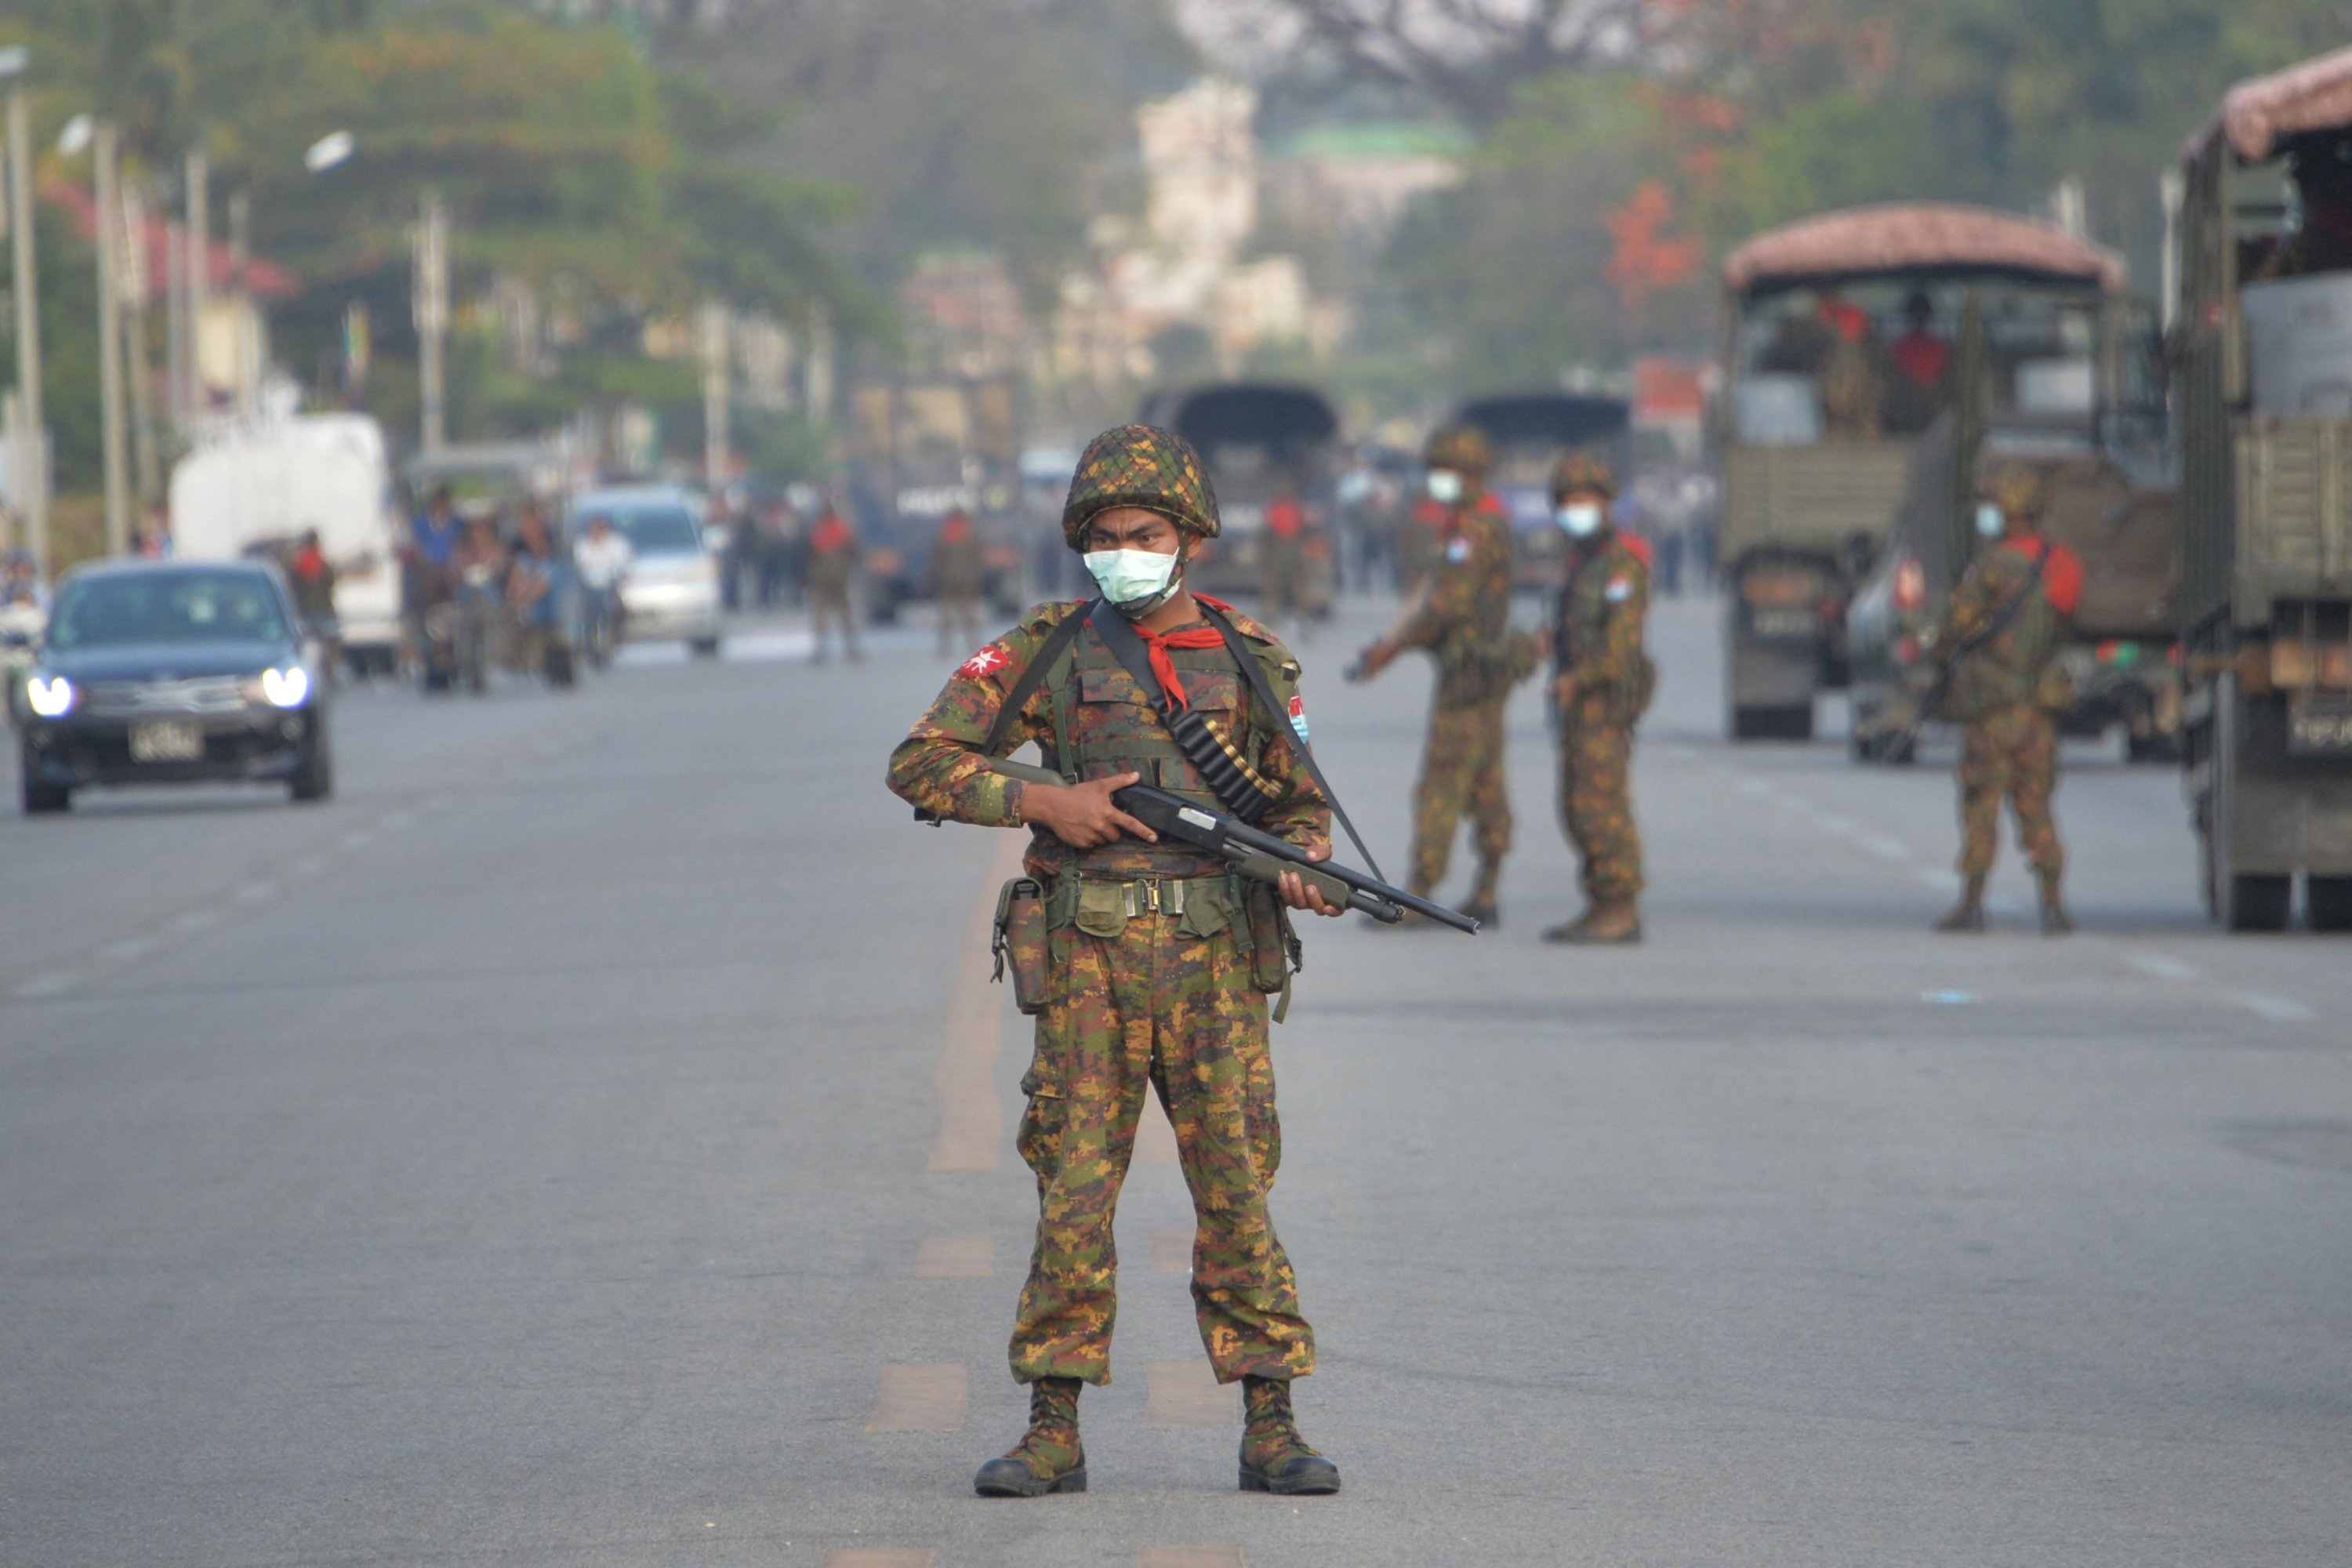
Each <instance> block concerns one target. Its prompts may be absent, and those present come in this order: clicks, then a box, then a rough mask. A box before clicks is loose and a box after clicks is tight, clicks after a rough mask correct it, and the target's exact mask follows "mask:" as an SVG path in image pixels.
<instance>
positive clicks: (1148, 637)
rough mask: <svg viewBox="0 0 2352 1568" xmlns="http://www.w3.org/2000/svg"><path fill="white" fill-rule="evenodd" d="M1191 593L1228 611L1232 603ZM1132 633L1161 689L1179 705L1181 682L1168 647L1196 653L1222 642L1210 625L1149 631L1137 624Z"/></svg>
mask: <svg viewBox="0 0 2352 1568" xmlns="http://www.w3.org/2000/svg"><path fill="white" fill-rule="evenodd" d="M1192 597H1193V598H1194V599H1196V600H1198V601H1199V602H1200V603H1202V604H1203V605H1211V606H1213V607H1214V608H1216V609H1220V610H1223V611H1224V612H1225V613H1226V614H1228V615H1231V614H1232V613H1233V606H1232V605H1228V604H1226V603H1225V602H1224V601H1223V600H1222V599H1212V598H1211V597H1209V595H1206V594H1195V595H1192ZM1135 635H1136V636H1137V637H1140V638H1142V639H1143V651H1144V652H1145V653H1146V654H1147V655H1149V656H1150V659H1151V673H1152V674H1154V675H1156V676H1158V677H1159V678H1160V690H1162V691H1164V692H1166V693H1167V694H1168V700H1169V701H1170V702H1171V703H1173V704H1175V706H1176V707H1177V708H1178V709H1181V708H1183V707H1185V706H1186V705H1187V703H1186V699H1185V696H1184V683H1183V682H1182V681H1181V680H1180V679H1177V676H1176V661H1175V660H1174V659H1173V658H1170V657H1169V650H1170V649H1171V648H1184V649H1187V650H1189V651H1192V652H1195V653H1198V652H1202V651H1203V650H1205V649H1208V648H1213V647H1224V646H1225V637H1224V634H1223V632H1220V631H1219V630H1217V628H1216V627H1214V626H1187V627H1185V628H1184V629H1183V630H1181V631H1173V632H1148V631H1145V630H1144V629H1143V628H1142V627H1141V626H1137V627H1136V628H1135Z"/></svg>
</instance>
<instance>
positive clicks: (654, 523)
mask: <svg viewBox="0 0 2352 1568" xmlns="http://www.w3.org/2000/svg"><path fill="white" fill-rule="evenodd" d="M600 517H601V518H604V519H606V520H607V521H610V522H611V523H612V525H613V526H614V528H616V529H618V530H620V531H621V532H622V533H623V534H625V535H626V536H627V538H628V541H629V548H630V549H632V550H634V551H635V552H637V553H638V554H640V555H692V554H695V553H697V552H699V551H700V550H701V549H702V536H701V535H700V534H699V533H698V532H697V531H695V527H694V519H693V517H692V516H691V515H689V514H688V511H687V510H686V508H684V507H682V506H679V505H677V503H676V502H674V501H636V502H632V503H630V504H628V505H625V506H614V505H611V504H609V503H607V504H604V505H601V506H593V507H590V508H588V509H587V510H586V511H585V513H584V519H585V521H583V524H582V531H583V532H585V531H586V530H587V527H588V525H589V524H593V522H594V521H596V520H597V519H598V518H600Z"/></svg>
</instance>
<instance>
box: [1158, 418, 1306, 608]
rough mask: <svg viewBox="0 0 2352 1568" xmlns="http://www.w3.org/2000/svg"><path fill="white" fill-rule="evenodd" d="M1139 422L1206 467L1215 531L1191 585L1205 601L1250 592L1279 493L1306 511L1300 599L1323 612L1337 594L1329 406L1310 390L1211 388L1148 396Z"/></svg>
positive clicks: (1259, 579)
mask: <svg viewBox="0 0 2352 1568" xmlns="http://www.w3.org/2000/svg"><path fill="white" fill-rule="evenodd" d="M1139 418H1140V419H1141V421H1142V422H1143V423H1144V424H1146V425H1157V426H1160V428H1162V429H1165V430H1173V431H1175V432H1176V434H1178V435H1179V436H1181V437H1184V439H1186V440H1187V441H1190V442H1191V443H1192V445H1193V447H1195V448H1197V449H1198V450H1199V452H1200V454H1201V460H1202V462H1204V463H1206V464H1207V465H1208V466H1209V482H1210V484H1211V485H1212V486H1213V487H1214V489H1216V492H1217V510H1218V514H1219V516H1220V519H1221V520H1222V521H1223V529H1222V531H1221V534H1220V537H1219V538H1218V539H1217V540H1215V541H1214V542H1213V543H1211V544H1210V545H1209V546H1207V547H1206V548H1204V549H1202V551H1201V552H1199V554H1198V555H1197V556H1196V558H1195V563H1194V565H1193V566H1192V574H1191V576H1192V582H1193V583H1195V584H1198V585H1199V586H1201V587H1202V588H1205V589H1207V590H1208V591H1209V592H1211V593H1213V594H1242V595H1254V594H1255V593H1256V592H1257V591H1258V587H1259V584H1260V583H1261V582H1262V581H1263V570H1264V558H1263V553H1262V552H1263V551H1264V548H1265V537H1266V524H1265V514H1266V507H1267V505H1268V504H1269V503H1270V502H1272V501H1273V500H1274V499H1275V497H1276V495H1277V494H1278V493H1280V492H1281V491H1283V490H1288V491H1289V493H1290V495H1291V497H1292V499H1294V500H1297V501H1298V502H1299V504H1300V505H1301V507H1302V508H1303V509H1304V510H1305V512H1306V529H1305V549H1306V554H1307V591H1306V594H1305V595H1304V597H1305V599H1306V602H1307V604H1308V605H1311V606H1313V607H1314V608H1315V609H1316V610H1317V611H1318V613H1319V612H1322V611H1328V609H1329V607H1330V605H1331V600H1332V595H1334V593H1335V592H1336V591H1337V587H1338V574H1339V563H1338V560H1337V557H1336V555H1335V553H1334V552H1333V550H1332V547H1331V520H1332V516H1333V506H1334V500H1335V489H1336V486H1337V483H1338V479H1339V463H1340V458H1341V457H1342V453H1341V451H1340V448H1339V415H1338V414H1337V413H1336V412H1334V411H1333V409H1332V407H1331V405H1330V402H1329V401H1328V399H1326V398H1325V397H1324V395H1322V394H1321V393H1319V392H1317V391H1316V390H1315V389H1314V388H1312V387H1307V386H1294V385H1289V384H1282V383H1276V382H1220V383H1215V384H1210V385H1206V386H1197V387H1192V388H1190V389H1184V390H1178V389H1170V390H1167V391H1162V392H1157V393H1154V394H1152V395H1151V396H1150V397H1149V398H1147V399H1146V400H1145V402H1144V405H1143V409H1142V412H1141V414H1140V415H1139Z"/></svg>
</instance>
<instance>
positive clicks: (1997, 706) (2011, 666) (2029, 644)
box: [1936, 536, 2080, 723]
mask: <svg viewBox="0 0 2352 1568" xmlns="http://www.w3.org/2000/svg"><path fill="white" fill-rule="evenodd" d="M2017 543H2022V544H2025V545H2027V546H2028V548H2025V549H2018V548H2015V547H2013V545H2012V544H2011V543H2010V542H2004V543H2002V544H2000V545H1998V546H1996V547H1994V548H1993V549H1990V550H1988V551H1986V552H1983V553H1982V554H1980V555H1979V556H1978V557H1977V558H1976V560H1975V561H1973V562H1971V563H1969V569H1968V572H1967V573H1966V574H1964V575H1963V576H1962V577H1961V578H1960V584H1959V586H1958V587H1957V588H1954V589H1953V590H1952V597H1951V601H1950V603H1948V605H1945V607H1944V622H1943V625H1942V626H1941V627H1940V628H1939V629H1938V630H1937V635H1936V646H1937V647H1939V648H1944V649H1947V650H1952V649H1957V648H1958V647H1960V646H1961V645H1962V644H1963V643H1966V642H1967V641H1968V640H1969V639H1970V638H1972V637H1979V636H1981V635H1982V634H1983V633H1984V631H1985V629H1986V628H1987V627H1989V626H1991V625H1992V623H1993V622H1994V620H1995V619H1996V618H1998V617H1999V616H2000V614H2001V612H2002V610H2003V609H2004V608H2005V607H2006V606H2007V605H2009V603H2010V601H2011V600H2012V599H2015V598H2016V597H2017V596H2018V595H2020V594H2021V593H2022V594H2023V595H2024V598H2023V600H2022V602H2021V603H2020V604H2019V605H2018V608H2017V611H2016V613H2015V614H2014V615H2011V616H2010V617H2009V620H2008V621H2007V622H2006V623H2005V624H2004V625H2002V626H2001V627H2000V629H1999V630H1998V631H1995V632H1993V633H1992V635H1991V636H1990V637H1986V638H1985V640H1984V641H1983V642H1982V643H1980V644H1979V645H1978V646H1977V647H1973V648H1970V649H1969V651H1967V652H1966V653H1962V654H1958V656H1957V662H1956V663H1955V664H1954V665H1953V668H1952V672H1951V677H1952V683H1951V689H1950V692H1949V694H1948V696H1947V697H1946V699H1945V700H1944V704H1943V709H1942V711H1943V713H1944V715H1945V716H1947V717H1948V718H1951V719H1955V720H1958V721H1960V722H1962V723H1967V722H1969V721H1971V720H1976V719H1981V718H1983V717H1984V716H1985V715H1987V714H1989V713H1993V712H1998V711H1999V710H2001V709H2003V708H2013V707H2016V706H2018V705H2020V704H2026V703H2031V704H2033V705H2035V706H2038V707H2042V708H2047V709H2058V708H2063V707H2064V706H2065V705H2066V704H2067V702H2068V701H2069V700H2071V694H2070V692H2069V691H2068V689H2067V686H2066V678H2065V674H2064V671H2063V670H2062V669H2061V668H2059V665H2058V657H2057V656H2058V646H2059V644H2060V643H2061V642H2062V641H2063V639H2064V637H2065V633H2066V618H2065V616H2063V615H2062V614H2060V613H2059V610H2058V608H2057V606H2056V605H2053V603H2052V602H2051V596H2050V593H2049V584H2050V579H2051V576H2052V568H2053V567H2057V566H2058V563H2059V560H2060V557H2062V556H2068V557H2069V559H2071V556H2070V555H2069V552H2067V551H2066V550H2065V547H2064V546H2063V545H2059V544H2051V545H2049V550H2050V562H2049V563H2048V564H2046V565H2045V566H2044V568H2043V570H2042V573H2041V574H2038V575H2039V580H2038V581H2037V580H2036V579H2037V574H2036V572H2035V570H2034V559H2035V555H2036V552H2038V551H2039V550H2040V549H2041V548H2042V544H2043V543H2044V542H2043V541H2042V539H2040V538H2039V537H2038V536H2037V537H2035V538H2033V539H2032V540H2030V541H2019V542H2017ZM2059 569H2060V570H2063V568H2059ZM2075 571H2076V574H2078V575H2079V572H2080V568H2079V567H2077V568H2075ZM1946 657H1947V658H1952V657H1954V656H1953V655H1952V654H1951V653H1949V652H1948V653H1947V655H1946Z"/></svg>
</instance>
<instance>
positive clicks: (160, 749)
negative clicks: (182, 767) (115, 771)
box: [131, 720, 205, 763]
mask: <svg viewBox="0 0 2352 1568" xmlns="http://www.w3.org/2000/svg"><path fill="white" fill-rule="evenodd" d="M204 754H205V731H204V726H203V725H201V724H191V723H187V722H186V721H182V720H170V721H164V722H163V723H156V724H133V725H131V761H132V762H134V763H193V762H195V761H196V760H198V759H199V758H201V757H202V756H203V755H204Z"/></svg>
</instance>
